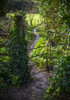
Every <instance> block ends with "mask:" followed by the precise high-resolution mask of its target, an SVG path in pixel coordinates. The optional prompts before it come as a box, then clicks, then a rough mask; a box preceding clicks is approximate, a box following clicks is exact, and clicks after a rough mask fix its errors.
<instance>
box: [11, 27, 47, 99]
mask: <svg viewBox="0 0 70 100" xmlns="http://www.w3.org/2000/svg"><path fill="white" fill-rule="evenodd" d="M36 30H37V28H35V29H34V34H35V35H36V40H35V41H34V43H33V44H32V45H31V47H30V48H34V46H35V44H36V42H37V41H38V40H39V35H38V34H37V32H36ZM31 52H32V51H30V52H29V55H30V54H31ZM31 64H32V63H31ZM31 75H32V77H33V79H34V80H33V81H32V82H30V83H29V84H28V85H26V86H23V87H21V88H14V87H13V88H11V89H10V91H9V96H10V100H44V97H43V94H44V91H45V90H46V89H47V88H48V86H49V81H48V78H49V73H48V72H46V71H42V70H41V69H40V68H37V67H36V66H33V68H32V71H31Z"/></svg>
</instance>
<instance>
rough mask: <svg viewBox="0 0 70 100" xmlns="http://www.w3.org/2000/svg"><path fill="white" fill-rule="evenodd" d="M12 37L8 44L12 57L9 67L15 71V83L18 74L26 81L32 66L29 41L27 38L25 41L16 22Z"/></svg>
mask: <svg viewBox="0 0 70 100" xmlns="http://www.w3.org/2000/svg"><path fill="white" fill-rule="evenodd" d="M15 20H16V19H15ZM23 29H24V28H23ZM10 38H11V39H10V43H9V45H8V52H9V57H10V60H9V69H10V71H11V72H12V73H13V75H16V76H15V77H16V79H15V80H13V83H15V82H17V80H18V78H17V76H19V77H20V80H22V81H23V82H24V83H26V82H28V81H29V78H30V68H29V66H28V56H27V43H26V41H25V40H24V42H23V39H24V38H23V36H22V35H20V33H18V31H17V26H16V24H15V23H14V26H13V28H12V29H11V33H10Z"/></svg>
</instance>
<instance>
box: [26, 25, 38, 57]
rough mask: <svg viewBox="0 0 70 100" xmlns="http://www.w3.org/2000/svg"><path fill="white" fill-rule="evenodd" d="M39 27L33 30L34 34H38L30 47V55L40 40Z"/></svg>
mask: <svg viewBox="0 0 70 100" xmlns="http://www.w3.org/2000/svg"><path fill="white" fill-rule="evenodd" d="M37 29H38V27H36V28H34V30H33V32H34V34H35V35H36V39H35V41H34V43H33V44H32V45H31V46H30V48H29V49H31V50H30V51H29V54H28V55H29V56H30V54H31V52H32V51H33V48H34V46H35V44H36V42H38V40H39V34H37Z"/></svg>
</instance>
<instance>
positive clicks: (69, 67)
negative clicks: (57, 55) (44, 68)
mask: <svg viewBox="0 0 70 100" xmlns="http://www.w3.org/2000/svg"><path fill="white" fill-rule="evenodd" d="M69 75H70V56H67V57H65V58H63V60H61V63H60V64H59V65H58V67H56V68H55V69H54V70H53V78H52V79H50V80H51V81H50V86H49V88H48V90H46V95H45V98H46V99H47V98H48V96H49V95H50V96H52V97H55V96H56V95H57V96H60V94H61V93H62V95H63V97H64V94H66V96H67V95H68V94H69V93H70V90H69V87H70V78H69ZM60 97H61V96H60ZM63 97H62V98H63ZM49 100H51V99H50V98H49ZM60 100H61V99H60Z"/></svg>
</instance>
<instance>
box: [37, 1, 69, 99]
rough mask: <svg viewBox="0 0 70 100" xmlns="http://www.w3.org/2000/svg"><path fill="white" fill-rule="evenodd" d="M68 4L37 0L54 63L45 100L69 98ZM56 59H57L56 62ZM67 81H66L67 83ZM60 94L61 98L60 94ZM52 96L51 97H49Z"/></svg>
mask: <svg viewBox="0 0 70 100" xmlns="http://www.w3.org/2000/svg"><path fill="white" fill-rule="evenodd" d="M69 6H70V2H69V1H67V0H62V1H60V0H39V9H40V12H41V14H42V15H43V16H44V18H45V24H46V30H47V31H46V33H47V39H48V38H49V40H50V46H51V49H52V50H51V51H52V52H51V60H53V61H54V64H52V65H53V68H54V70H53V73H54V74H53V77H52V81H51V80H50V82H51V83H50V86H49V88H50V89H48V90H47V93H50V95H49V94H48V95H47V94H46V95H45V99H46V98H48V99H49V100H51V99H52V98H53V100H54V97H55V96H56V95H57V96H58V97H59V99H60V100H61V99H62V98H64V95H66V98H65V100H67V99H68V98H69V97H67V95H68V94H69V93H70V91H69V89H68V88H69V84H70V83H69V81H70V80H69V75H70V71H69V69H70V61H69V59H70V56H69V55H70V32H69V30H70V23H69V19H70V13H69V10H70V9H69ZM56 59H58V60H57V61H56ZM67 80H68V81H67ZM61 93H62V96H60V94H61ZM51 95H52V96H51Z"/></svg>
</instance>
